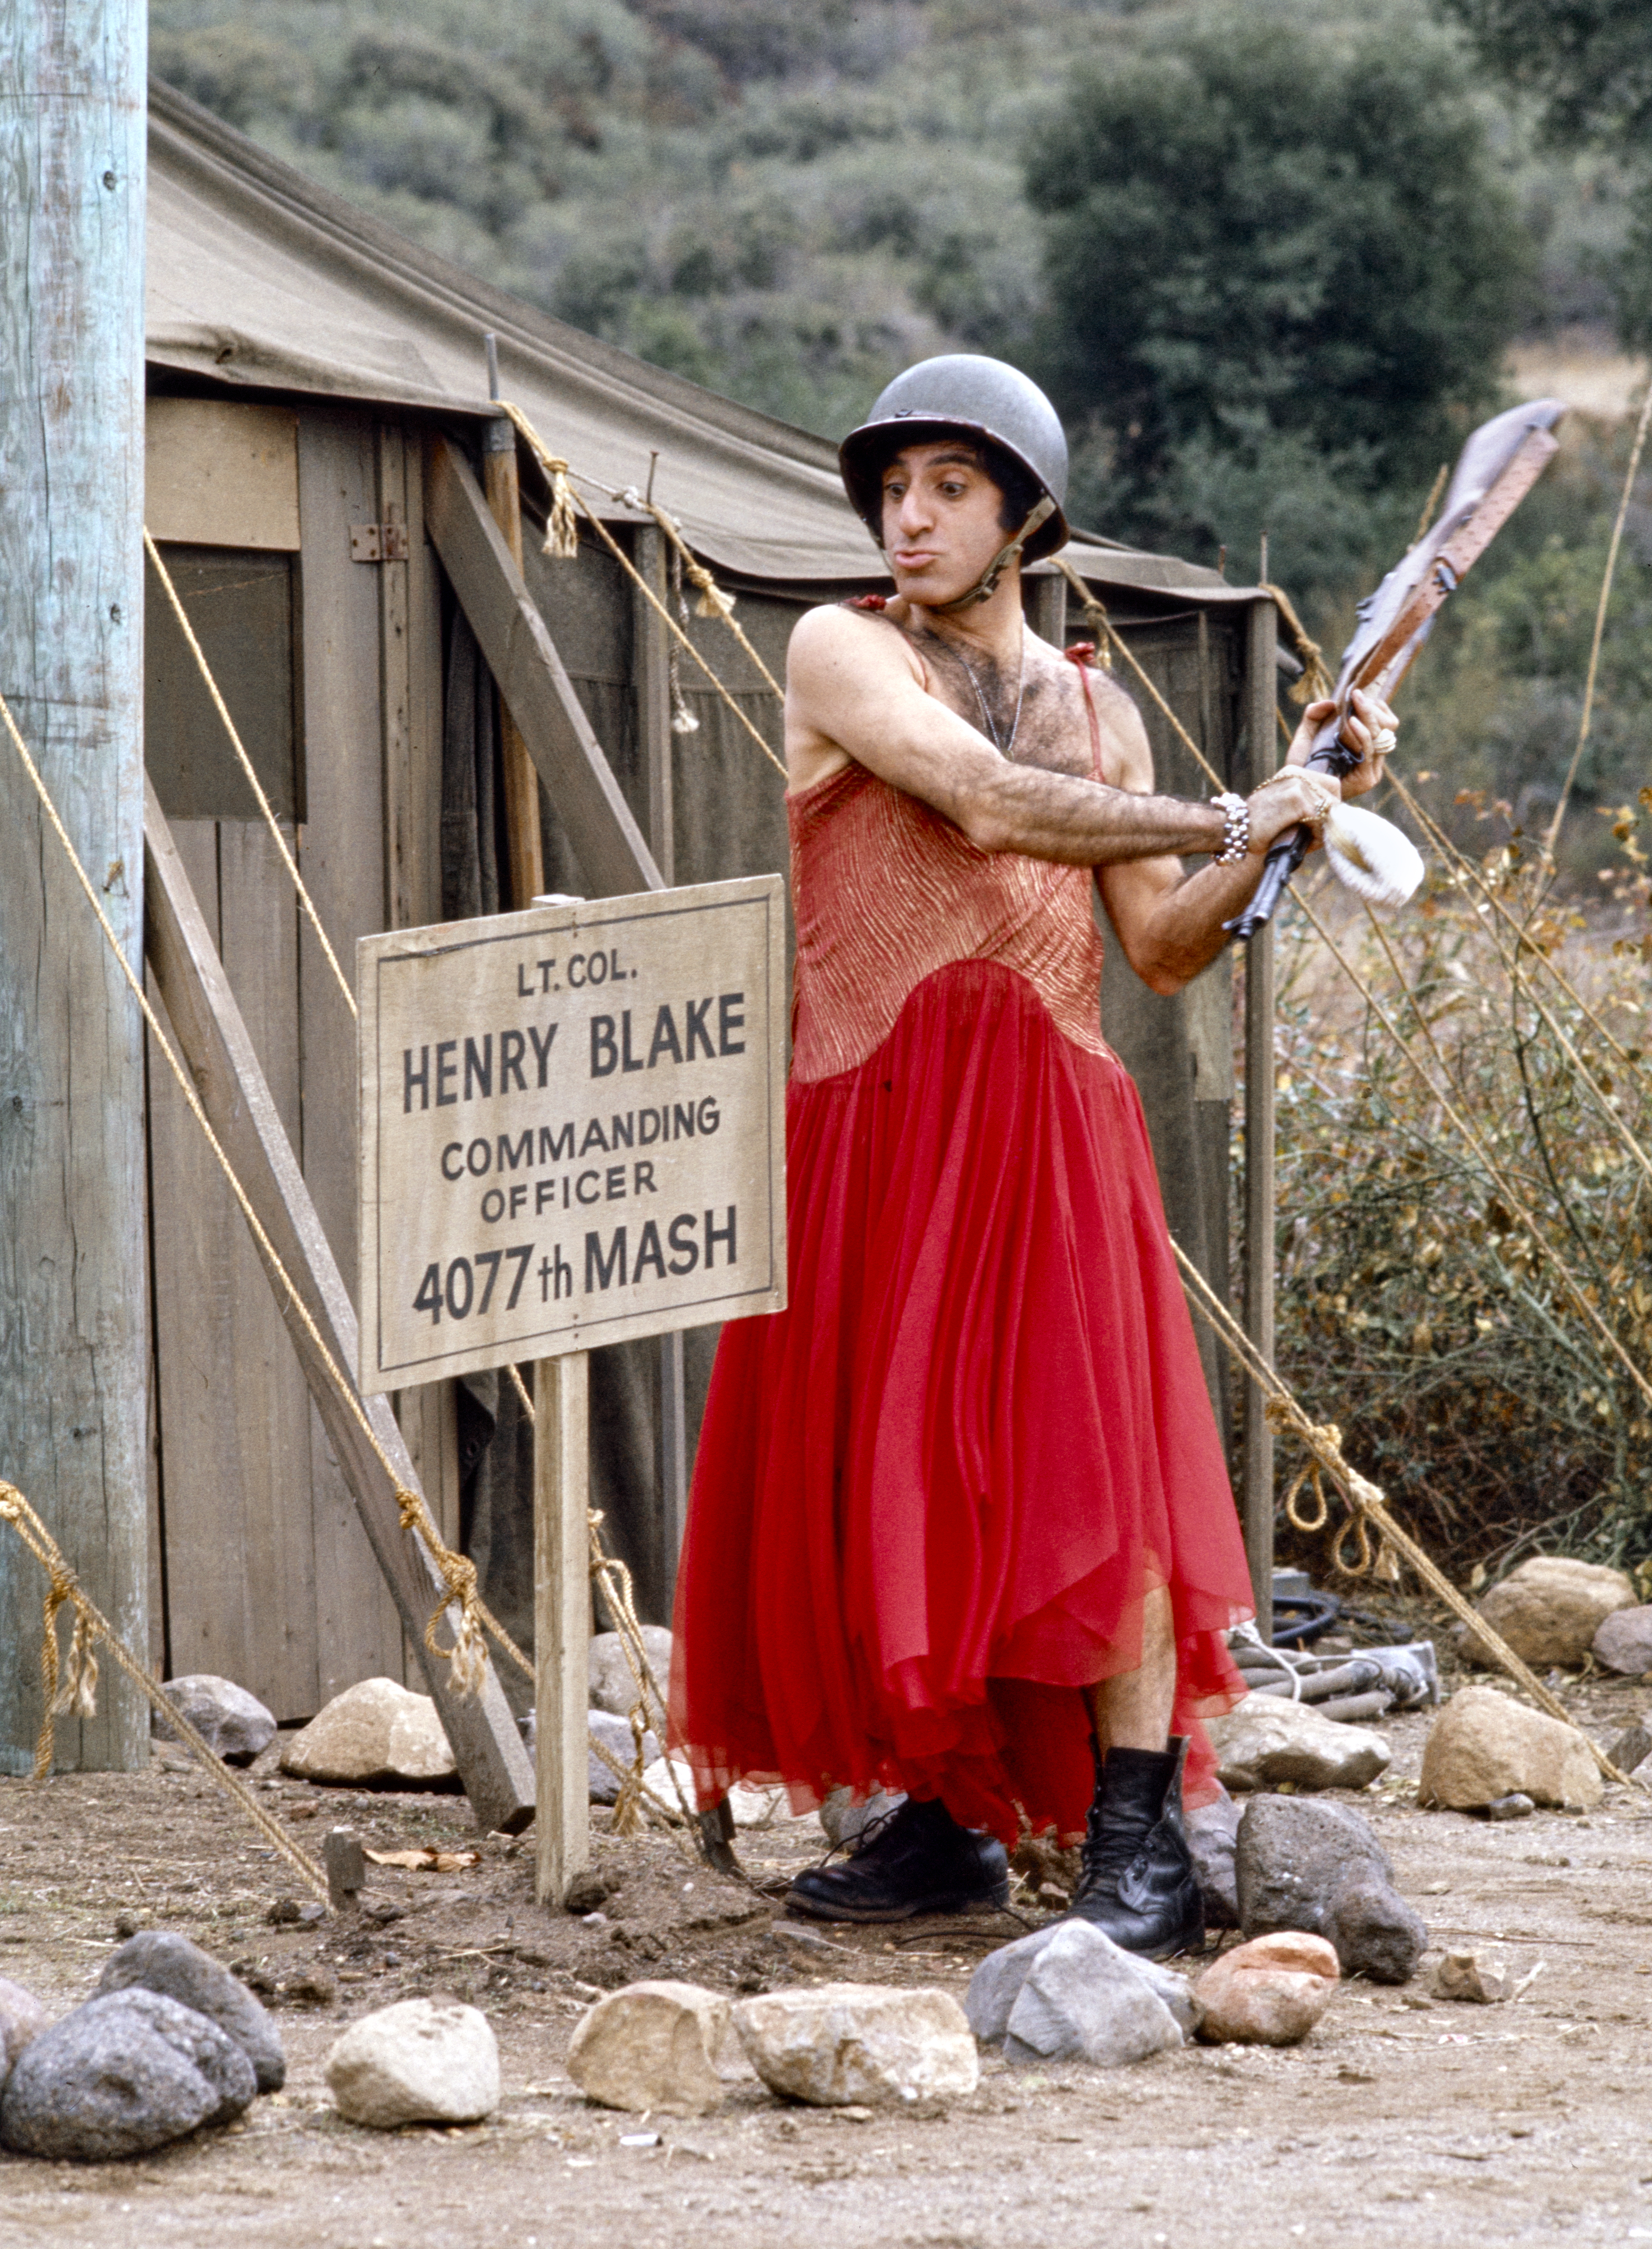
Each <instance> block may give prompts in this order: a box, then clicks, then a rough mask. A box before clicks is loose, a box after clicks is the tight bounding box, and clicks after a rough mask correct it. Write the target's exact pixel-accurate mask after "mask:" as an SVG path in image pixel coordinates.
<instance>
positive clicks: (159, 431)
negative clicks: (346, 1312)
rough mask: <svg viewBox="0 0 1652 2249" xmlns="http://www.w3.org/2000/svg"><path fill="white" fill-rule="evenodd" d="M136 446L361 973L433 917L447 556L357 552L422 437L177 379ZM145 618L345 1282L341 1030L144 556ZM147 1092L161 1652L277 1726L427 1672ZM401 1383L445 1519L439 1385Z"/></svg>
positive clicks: (192, 811)
mask: <svg viewBox="0 0 1652 2249" xmlns="http://www.w3.org/2000/svg"><path fill="white" fill-rule="evenodd" d="M149 457H150V473H149V488H148V515H149V520H150V525H151V528H152V530H153V531H154V533H155V537H156V540H157V541H158V542H159V543H160V545H161V547H162V554H163V556H165V557H167V558H168V559H169V567H173V568H174V570H175V573H176V577H177V581H178V584H179V589H180V592H181V593H182V595H183V598H184V602H185V606H186V608H187V609H189V614H190V617H191V622H193V623H194V625H195V628H196V632H197V634H198V635H199V636H200V637H201V639H202V642H203V646H204V647H205V649H206V651H207V655H208V657H209V660H210V662H211V663H212V664H213V668H214V671H215V674H216V675H217V677H218V681H219V684H220V686H221V687H222V688H223V691H224V696H225V699H226V701H227V702H228V704H229V705H230V708H231V712H232V713H233V714H234V715H235V717H236V719H237V726H238V727H239V729H240V731H241V732H242V734H243V738H244V740H245V741H246V743H247V746H248V749H249V753H251V757H252V759H253V762H254V765H255V767H256V768H257V769H258V772H259V777H260V780H261V781H263V782H264V785H265V788H266V791H267V792H268V793H269V794H270V795H271V798H272V802H273V803H274V805H275V807H276V810H277V813H278V815H279V817H280V819H281V822H282V825H283V829H284V832H285V833H286V836H287V837H288V841H289V843H290V844H291V845H292V847H293V849H294V852H295V856H297V858H298V860H299V865H300V867H301V869H302V871H303V874H304V877H305V881H306V884H308V885H309V888H310V890H311V893H312V895H313V898H314V899H315V903H316V906H317V909H318V911H319V912H320V916H321V919H322V922H323V925H324V926H325V927H326V929H327V933H328V936H329V938H330V939H331V941H332V943H333V946H334V950H335V952H336V953H338V955H339V958H340V959H341V962H342V964H343V966H344V968H345V971H346V973H347V974H348V973H350V972H351V969H352V966H353V961H354V947H355V940H356V939H357V937H358V936H361V935H362V934H364V933H366V932H369V931H374V930H378V929H382V928H384V927H386V926H393V925H405V924H408V923H411V922H414V921H423V920H428V919H435V918H437V915H438V913H439V911H440V899H439V824H440V762H441V742H440V700H441V692H440V691H441V680H440V655H439V613H438V600H439V597H438V593H437V578H436V573H435V569H434V566H433V564H432V562H431V561H430V555H429V551H428V549H427V548H426V547H425V546H424V544H423V540H422V539H416V540H405V541H396V540H392V541H391V542H389V543H390V545H391V546H392V547H393V548H396V547H400V548H401V550H402V551H401V554H400V555H398V556H396V559H393V560H392V561H389V563H386V562H384V561H378V562H376V563H364V562H361V561H356V560H354V559H353V554H352V531H353V529H354V530H355V531H357V532H358V534H359V529H360V526H363V525H372V526H382V525H384V524H385V523H387V522H388V523H390V524H392V525H395V524H396V523H398V522H399V523H400V524H401V525H402V526H407V525H409V524H412V525H415V526H416V525H418V524H420V523H421V522H422V520H423V495H422V492H421V491H420V489H419V478H420V475H421V469H420V458H419V453H418V450H417V447H416V445H412V446H410V445H409V444H406V442H405V440H404V438H403V434H402V432H401V431H400V430H399V429H397V428H396V427H394V426H391V425H386V424H382V423H377V422H375V420H374V419H372V418H371V417H369V416H364V415H361V414H358V413H353V412H351V411H349V410H348V409H345V410H335V409H315V408H312V407H308V406H306V407H305V408H304V409H302V410H301V411H297V412H295V411H293V410H291V409H273V408H263V407H244V406H241V405H238V404H231V403H227V402H225V403H220V402H206V401H198V400H182V399H176V400H175V399H165V400H155V401H152V402H151V408H150V445H149ZM249 492H252V493H253V494H254V498H255V499H256V498H257V495H258V494H259V493H261V494H262V496H263V497H262V500H261V502H259V503H258V504H256V505H255V504H251V503H250V502H249V499H248V493H249ZM366 543H367V542H364V541H362V540H361V538H360V537H359V535H358V536H357V538H356V540H355V541H354V546H355V548H356V550H357V551H358V552H359V551H360V550H361V547H363V545H364V544H366ZM382 545H383V542H382V541H381V552H382ZM284 603H285V606H284ZM146 622H147V627H148V659H147V666H146V670H147V679H146V691H147V735H148V745H147V747H148V764H149V768H150V772H151V774H152V777H153V778H154V780H155V783H156V787H157V789H158V791H159V793H160V794H161V797H162V804H163V806H164V808H165V809H166V810H167V811H168V813H169V815H170V816H171V819H172V825H173V832H174V835H175V837H176V843H177V845H178V849H179V851H180V854H181V856H182V857H183V859H184V862H185V864H186V866H187V868H188V871H189V877H190V879H191V882H192V883H193V884H194V887H195V891H196V897H197V898H198V900H199V901H200V904H201V906H202V910H203V912H204V914H205V915H206V918H207V920H208V924H209V926H210V928H211V929H212V931H213V933H214V935H215V936H216V937H217V942H218V946H219V951H220V954H221V956H222V959H223V961H224V968H225V972H226V973H227V975H228V977H229V980H230V983H231V988H232V989H233V991H234V993H235V995H236V998H237V1002H238V1003H239V1005H240V1007H241V1009H242V1012H243V1014H244V1017H245V1019H246V1022H247V1027H248V1029H249V1032H250V1033H251V1037H252V1040H253V1042H254V1044H255V1046H256V1047H257V1049H258V1055H259V1057H260V1059H261V1061H262V1063H263V1067H264V1069H265V1075H266V1076H267V1078H268V1080H269V1083H270V1086H271V1089H272V1092H273V1093H274V1096H275V1098H276V1101H277V1104H278V1106H279V1110H280V1112H281V1118H282V1122H283V1124H284V1125H285V1126H286V1131H287V1132H288V1134H289V1136H290V1138H292V1141H293V1145H294V1147H295V1148H297V1149H298V1150H299V1153H300V1157H301V1160H302V1164H303V1168H304V1173H305V1177H306V1181H307V1183H308V1186H309V1188H310V1191H311V1193H312V1194H313V1198H314V1200H315V1203H316V1207H317V1209H318V1211H319V1213H320V1218H321V1221H322V1224H323V1226H324V1227H325V1228H326V1230H327V1236H328V1239H329V1241H330V1242H331V1244H332V1246H333V1248H334V1254H335V1255H336V1256H337V1259H338V1262H339V1264H340V1266H341V1269H342V1270H343V1271H344V1273H345V1274H346V1276H350V1275H351V1274H353V1272H354V1263H355V1243H354V1200H355V1196H354V1163H355V1145H354V1144H355V1131H354V1085H355V1037H354V1021H353V1020H352V1018H351V1016H350V1014H349V1011H348V1008H346V1006H345V1004H344V1001H343V997H342V995H341V993H340V992H339V990H338V988H337V986H336V984H335V983H334V979H333V975H332V973H331V971H330V969H329V968H328V967H327V963H326V961H325V959H323V957H322V955H321V952H320V947H319V946H318V945H317V944H316V942H315V939H314V937H313V933H312V932H311V931H310V929H309V927H308V925H307V923H306V922H305V921H304V920H303V918H302V917H301V915H300V913H299V909H298V905H297V901H296V898H295V897H294V894H293V887H292V884H291V882H290V880H289V878H288V877H287V875H286V870H285V869H284V868H283V867H282V865H281V863H280V861H279V856H278V854H277V852H276V849H275V846H274V843H273V841H272V838H271V836H270V835H269V833H268V830H267V829H266V828H265V824H264V822H263V821H262V819H261V818H260V817H259V816H258V812H257V808H256V805H255V804H254V802H253V801H252V800H251V791H250V789H249V788H248V787H247V786H246V783H245V781H244V777H243V776H242V774H241V773H240V771H239V768H238V767H237V764H236V762H235V760H234V756H233V753H232V751H231V749H230V747H229V745H228V743H227V741H226V740H225V739H224V732H223V728H222V726H221V723H220V722H219V720H218V719H217V715H216V713H215V712H213V710H212V707H211V705H210V701H209V700H208V698H207V697H206V694H205V691H204V690H203V688H202V686H201V685H200V683H199V680H198V676H197V675H196V671H195V667H194V664H193V660H192V659H191V657H190V656H189V651H188V649H187V647H186V645H185V644H184V642H183V639H182V634H181V633H180V632H179V630H178V628H177V625H176V620H175V619H174V618H173V617H172V616H171V613H170V610H169V608H168V607H167V605H166V603H165V601H164V597H163V596H162V595H161V594H160V591H159V588H158V587H157V586H156V585H155V582H154V579H153V574H151V584H150V588H149V596H148V616H147V620H146ZM284 698H285V700H284ZM387 806H388V807H389V808H390V815H389V817H388V818H387ZM148 1098H149V1158H150V1209H151V1227H150V1240H151V1243H152V1253H151V1264H152V1269H151V1274H150V1289H151V1307H152V1336H153V1353H154V1368H153V1378H154V1379H153V1384H152V1392H151V1396H152V1405H151V1414H150V1424H151V1443H150V1495H151V1510H150V1514H151V1555H152V1563H153V1569H154V1573H155V1586H154V1595H155V1597H154V1598H153V1599H152V1603H151V1613H152V1616H153V1617H154V1618H155V1628H154V1630H153V1633H152V1646H151V1655H152V1658H153V1660H155V1661H156V1662H159V1663H162V1664H163V1665H164V1667H165V1668H166V1670H167V1672H168V1674H169V1675H177V1674H180V1673H183V1672H190V1671H212V1672H217V1673H221V1674H224V1675H226V1676H229V1677H231V1678H233V1679H235V1680H237V1682H239V1683H240V1684H242V1685H243V1686H244V1687H247V1688H250V1689H251V1691H252V1692H253V1693H254V1694H256V1695H258V1696H259V1698H260V1699H261V1700H262V1701H264V1702H266V1703H268V1705H269V1706H270V1708H271V1709H272V1710H273V1711H274V1712H275V1713H276V1715H277V1716H278V1717H279V1718H280V1719H282V1720H290V1719H295V1718H303V1717H307V1716H310V1715H311V1714H312V1713H313V1711H315V1710H316V1709H319V1708H320V1705H321V1703H322V1702H326V1701H327V1698H328V1697H329V1696H330V1695H334V1694H336V1693H337V1692H338V1691H339V1690H340V1689H341V1688H344V1687H347V1686H348V1685H350V1684H352V1683H353V1682H354V1681H356V1680H358V1679H362V1678H367V1677H370V1676H374V1675H388V1676H389V1677H391V1678H395V1679H398V1680H403V1679H404V1680H406V1682H407V1683H409V1684H410V1685H413V1686H419V1685H421V1683H422V1682H421V1681H420V1678H419V1675H418V1673H417V1669H416V1665H413V1664H411V1663H410V1658H409V1654H408V1652H407V1651H406V1650H404V1648H403V1635H402V1630H401V1626H400V1622H399V1620H398V1619H397V1616H396V1610H395V1607H394V1605H393V1603H392V1602H391V1599H390V1597H389V1592H388V1591H387V1589H386V1587H385V1585H384V1584H383V1581H382V1578H381V1577H380V1574H379V1571H378V1568H377V1565H375V1561H374V1558H373V1556H372V1552H371V1551H370V1549H369V1547H368V1543H367V1539H366V1537H365V1535H364V1533H363V1532H362V1530H361V1524H360V1523H359V1521H358V1519H357V1517H356V1510H355V1507H354V1503H353V1501H352V1499H351V1497H350V1495H349V1492H348V1489H346V1486H345V1484H344V1482H343V1479H342V1477H341V1475H340V1474H339V1472H338V1469H337V1468H336V1466H335V1464H334V1462H333V1460H332V1457H331V1455H330V1453H329V1451H328V1448H327V1440H326V1436H325V1434H324V1432H323V1430H322V1427H321V1425H320V1420H319V1419H318V1418H317V1417H316V1415H315V1413H314V1410H313V1406H312V1405H311V1402H310V1398H309V1394H308V1392H307V1390H306V1386H305V1382H304V1379H303V1376H302V1374H301V1372H300V1371H299V1365H298V1363H297V1360H296V1358H295V1357H294V1354H293V1348H292V1345H291V1344H290V1342H289V1341H288V1338H287V1336H286V1331H285V1329H284V1327H283V1325H282V1323H281V1320H280V1317H279V1314H278V1312H277V1310H276V1308H275V1305H274V1303H273V1301H272V1297H271V1294H270V1290H269V1285H268V1283H267V1282H266V1281H265V1276H264V1274H263V1271H262V1269H260V1267H259V1265H258V1260H257V1257H256V1255H255V1254H254V1252H253V1250H252V1248H251V1242H250V1241H249V1240H248V1238H247V1235H246V1228H245V1226H244V1222H243V1221H242V1219H241V1216H240V1214H239V1212H238V1211H237V1210H236V1208H235V1207H234V1205H233V1204H232V1202H231V1199H230V1197H229V1194H228V1192H227V1190H226V1189H225V1187H224V1185H223V1182H222V1181H221V1180H220V1179H219V1178H218V1176H217V1170H216V1166H214V1164H213V1162H212V1159H211V1157H210V1154H209V1152H207V1150H206V1149H205V1147H204V1145H203V1144H202V1143H201V1141H200V1138H199V1134H198V1131H197V1130H196V1126H195V1125H194V1123H193V1120H192V1119H191V1118H189V1116H188V1114H187V1113H186V1112H185V1111H184V1108H183V1104H182V1101H181V1099H180V1098H179V1097H178V1095H177V1092H176V1088H175V1086H174V1085H173V1083H172V1082H171V1079H170V1076H169V1073H168V1072H167V1070H166V1069H165V1066H164V1064H162V1063H159V1062H158V1060H157V1058H156V1057H155V1056H153V1055H152V1056H151V1057H150V1068H149V1078H148ZM401 1403H402V1406H403V1412H402V1416H401V1418H402V1420H403V1428H404V1430H405V1431H406V1433H407V1435H408V1438H409V1444H410V1452H411V1454H412V1455H413V1459H414V1462H415V1465H416V1467H417V1468H418V1469H419V1471H420V1475H421V1477H422V1479H423V1484H424V1489H425V1492H426V1495H427V1497H428V1499H429V1502H430V1506H431V1509H432V1510H433V1512H435V1514H436V1516H437V1521H438V1523H439V1524H440V1525H441V1528H442V1530H443V1531H444V1535H446V1536H448V1537H453V1536H454V1535H455V1534H456V1532H457V1527H458V1525H457V1517H458V1479H457V1472H456V1464H455V1448H454V1443H453V1430H452V1426H451V1398H450V1397H449V1395H448V1393H446V1391H445V1390H444V1389H437V1390H432V1391H430V1392H428V1393H425V1392H420V1393H411V1394H410V1396H409V1398H408V1399H407V1400H404V1401H401Z"/></svg>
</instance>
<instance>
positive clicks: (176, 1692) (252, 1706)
mask: <svg viewBox="0 0 1652 2249" xmlns="http://www.w3.org/2000/svg"><path fill="white" fill-rule="evenodd" d="M161 1692H162V1694H163V1695H165V1696H166V1698H167V1700H168V1702H170V1703H172V1704H173V1705H174V1706H175V1707H176V1709H178V1710H180V1711H181V1712H182V1715H183V1716H185V1717H186V1718H187V1719H188V1720H189V1723H190V1724H191V1725H192V1726H193V1727H194V1728H195V1730H196V1733H197V1734H199V1735H200V1736H201V1737H202V1739H203V1741H204V1742H205V1743H206V1745H207V1747H208V1748H209V1749H210V1750H213V1751H214V1752H215V1753H216V1754H217V1756H219V1757H222V1758H223V1759H224V1763H225V1764H251V1762H252V1760H253V1758H254V1757H257V1756H258V1753H259V1751H260V1750H267V1749H268V1748H269V1746H270V1743H272V1741H273V1740H274V1739H275V1716H274V1713H273V1712H272V1711H270V1710H266V1709H265V1707H264V1705H263V1703H262V1702H259V1700H258V1696H257V1695H249V1694H248V1693H247V1690H246V1688H244V1687H237V1685H236V1683H235V1682H234V1680H233V1679H220V1678H219V1677H218V1676H217V1674H216V1673H215V1672H211V1671H191V1672H189V1673H187V1674H186V1675H184V1677H182V1679H168V1680H166V1681H164V1682H162V1688H161ZM151 1723H152V1724H153V1727H154V1730H155V1733H156V1734H158V1735H159V1736H160V1737H161V1738H162V1740H163V1741H171V1740H173V1739H174V1738H176V1737H175V1736H174V1734H173V1731H172V1729H171V1727H170V1726H169V1725H168V1723H167V1722H166V1720H165V1719H164V1718H163V1717H162V1716H161V1714H160V1712H159V1711H158V1710H157V1711H156V1712H155V1715H154V1717H153V1719H152V1722H151Z"/></svg>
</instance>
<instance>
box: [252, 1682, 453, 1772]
mask: <svg viewBox="0 0 1652 2249" xmlns="http://www.w3.org/2000/svg"><path fill="white" fill-rule="evenodd" d="M281 1770H282V1771H283V1772H290V1773H292V1774H293V1776H294V1777H295V1778H297V1779H299V1780H330V1781H355V1782H357V1783H358V1784H362V1783H364V1784H365V1785H368V1787H386V1786H389V1787H402V1788H420V1787H429V1786H430V1785H431V1784H432V1783H433V1782H434V1783H440V1782H443V1781H448V1780H451V1778H453V1774H454V1771H455V1768H454V1764H453V1752H452V1750H451V1749H450V1748H449V1746H448V1739H447V1736H446V1735H445V1734H444V1732H443V1730H442V1721H441V1720H440V1718H438V1717H437V1714H436V1705H435V1703H434V1702H431V1700H430V1696H429V1695H413V1694H410V1693H409V1691H408V1689H407V1688H405V1687H402V1686H398V1685H397V1683H396V1681H395V1680H394V1679H363V1680H362V1681H361V1683H360V1684H359V1685H358V1686H354V1687H347V1688H345V1690H344V1692H343V1693H342V1694H341V1695H334V1697H333V1700H332V1701H331V1702H329V1703H327V1706H326V1708H325V1709H321V1710H319V1711H317V1713H316V1715H315V1716H314V1717H313V1718H312V1719H311V1721H310V1723H309V1724H308V1725H307V1726H302V1727H300V1728H299V1731H298V1732H297V1733H296V1734H294V1735H293V1738H292V1740H291V1741H290V1742H288V1743H286V1747H285V1748H284V1749H283V1750H282V1751H281Z"/></svg>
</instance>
